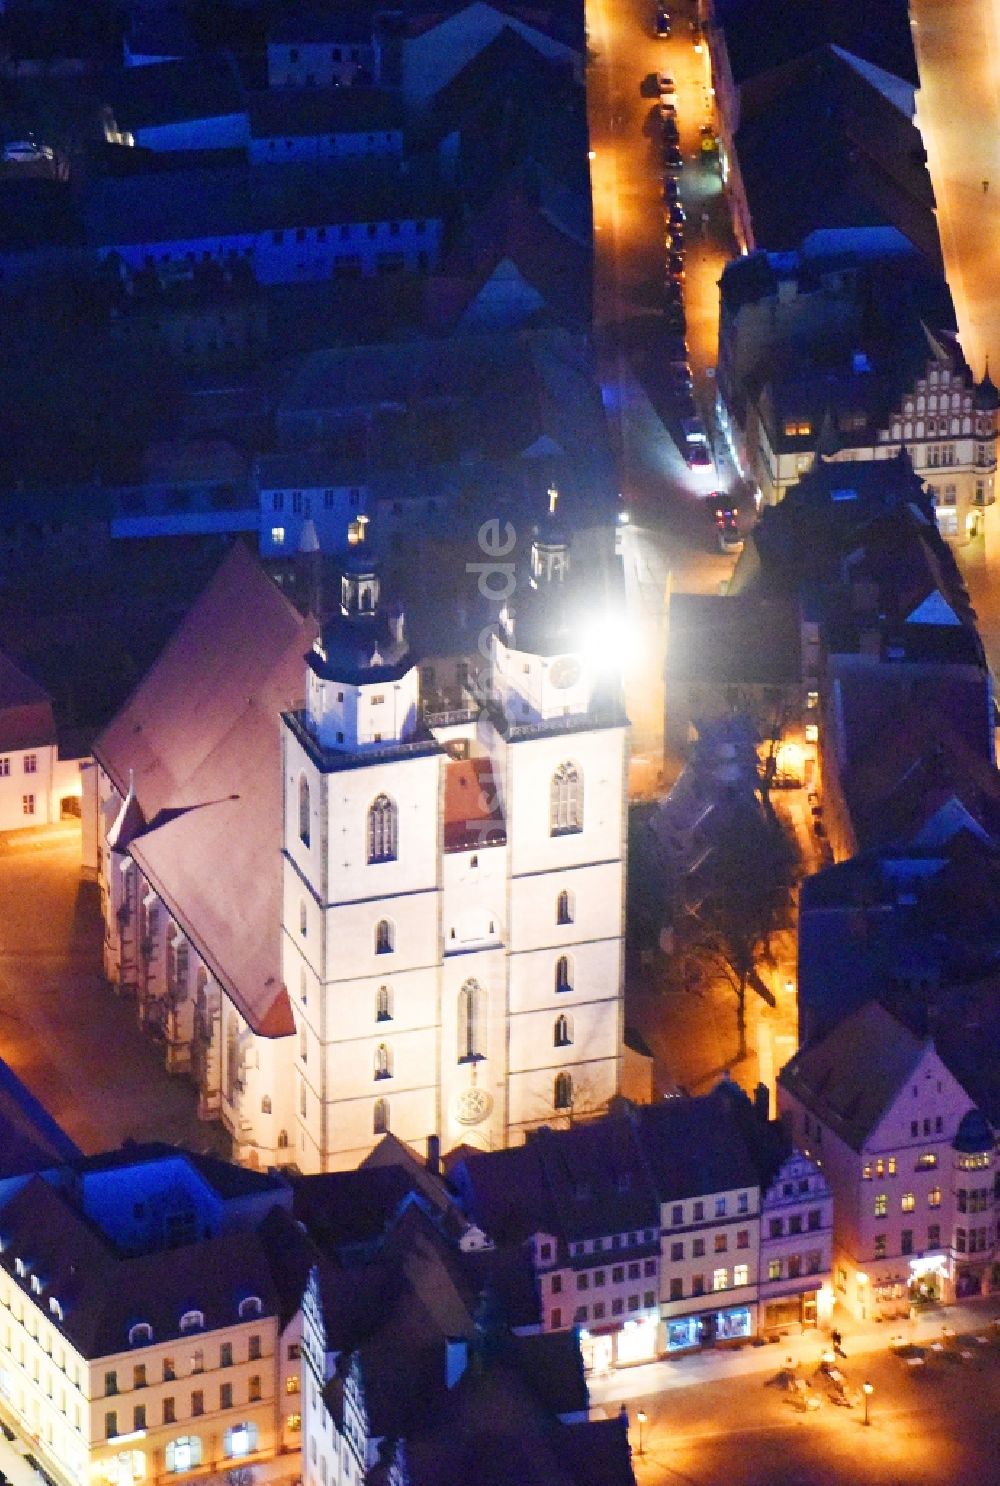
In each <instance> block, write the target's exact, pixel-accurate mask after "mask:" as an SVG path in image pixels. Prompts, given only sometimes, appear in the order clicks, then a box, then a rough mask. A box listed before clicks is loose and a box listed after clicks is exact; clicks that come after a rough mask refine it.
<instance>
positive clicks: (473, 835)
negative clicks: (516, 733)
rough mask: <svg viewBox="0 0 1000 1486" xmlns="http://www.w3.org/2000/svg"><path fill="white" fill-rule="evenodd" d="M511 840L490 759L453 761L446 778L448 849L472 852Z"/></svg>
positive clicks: (445, 827)
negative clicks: (478, 848)
mask: <svg viewBox="0 0 1000 1486" xmlns="http://www.w3.org/2000/svg"><path fill="white" fill-rule="evenodd" d="M506 840H507V829H506V825H505V823H504V818H503V808H502V806H501V804H500V797H499V794H498V793H497V787H496V784H495V782H494V779H493V770H492V768H491V766H490V761H489V759H488V758H465V759H452V760H451V761H450V762H449V764H448V767H447V769H446V771H445V777H444V849H445V851H471V850H473V848H475V847H477V846H502V845H503V844H504V843H505V841H506Z"/></svg>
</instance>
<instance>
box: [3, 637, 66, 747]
mask: <svg viewBox="0 0 1000 1486" xmlns="http://www.w3.org/2000/svg"><path fill="white" fill-rule="evenodd" d="M55 741H56V724H55V718H54V717H53V715H52V700H51V698H50V696H49V694H48V692H47V691H46V690H45V689H44V687H41V686H39V684H38V682H37V681H33V680H32V679H31V677H30V676H26V675H25V674H24V672H23V671H21V670H19V669H18V667H17V666H15V664H14V662H13V661H12V660H10V659H9V658H8V657H7V656H6V655H4V654H3V653H2V652H0V752H7V751H8V750H11V751H13V750H14V749H21V748H36V747H38V748H41V747H44V746H45V745H46V744H47V743H55Z"/></svg>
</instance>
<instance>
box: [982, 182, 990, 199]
mask: <svg viewBox="0 0 1000 1486" xmlns="http://www.w3.org/2000/svg"><path fill="white" fill-rule="evenodd" d="M989 189H990V183H989V181H983V195H984V196H985V195H986V193H987V191H988V190H989Z"/></svg>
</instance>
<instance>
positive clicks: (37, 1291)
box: [31, 1274, 42, 1295]
mask: <svg viewBox="0 0 1000 1486" xmlns="http://www.w3.org/2000/svg"><path fill="white" fill-rule="evenodd" d="M31 1293H32V1295H41V1293H42V1282H41V1280H40V1279H39V1278H38V1276H37V1274H33V1275H32V1276H31Z"/></svg>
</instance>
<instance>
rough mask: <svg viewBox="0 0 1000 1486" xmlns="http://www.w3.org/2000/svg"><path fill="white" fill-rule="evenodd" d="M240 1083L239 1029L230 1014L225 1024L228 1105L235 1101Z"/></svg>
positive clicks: (234, 1018)
mask: <svg viewBox="0 0 1000 1486" xmlns="http://www.w3.org/2000/svg"><path fill="white" fill-rule="evenodd" d="M239 1083H240V1029H239V1025H238V1023H237V1021H236V1017H235V1016H234V1015H233V1014H232V1012H230V1014H229V1020H228V1021H227V1023H226V1095H227V1097H228V1099H229V1102H230V1104H233V1103H234V1102H235V1100H236V1091H237V1089H238V1088H239Z"/></svg>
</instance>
